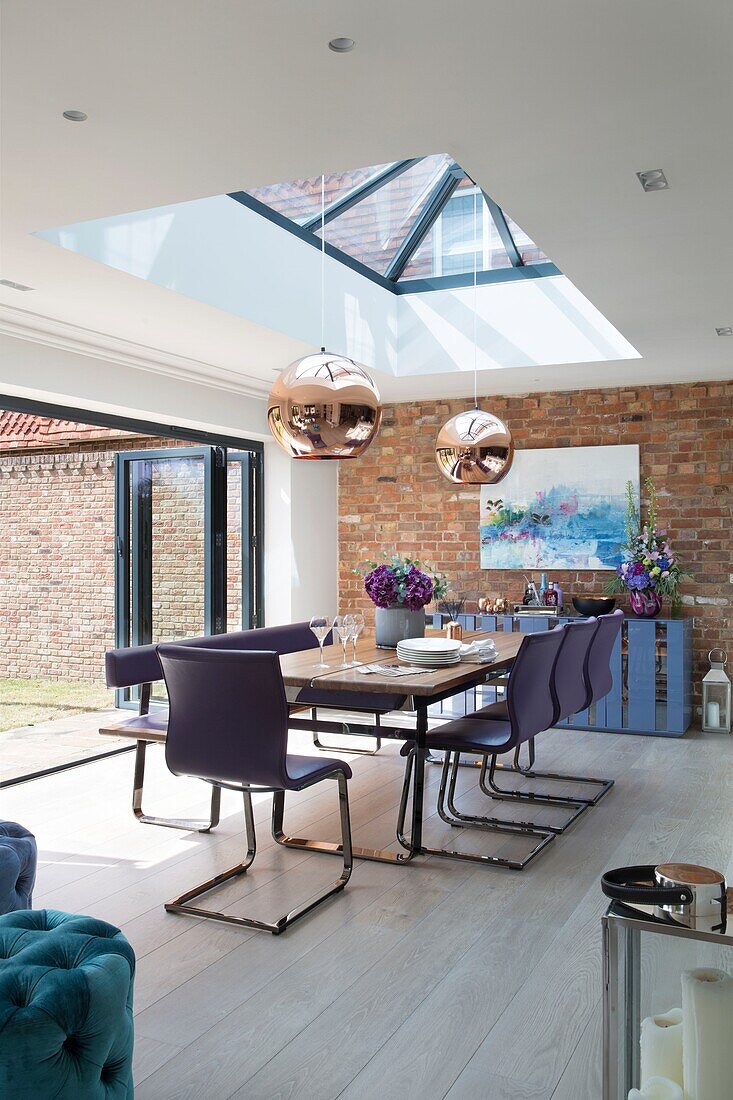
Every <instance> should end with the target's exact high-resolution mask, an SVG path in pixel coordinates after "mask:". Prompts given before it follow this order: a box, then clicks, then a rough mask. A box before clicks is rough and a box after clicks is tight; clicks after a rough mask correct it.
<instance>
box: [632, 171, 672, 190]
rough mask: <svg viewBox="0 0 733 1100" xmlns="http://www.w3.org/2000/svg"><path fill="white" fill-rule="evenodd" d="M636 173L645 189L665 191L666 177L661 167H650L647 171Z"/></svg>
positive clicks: (667, 185)
mask: <svg viewBox="0 0 733 1100" xmlns="http://www.w3.org/2000/svg"><path fill="white" fill-rule="evenodd" d="M636 174H637V176H638V177H639V183H640V184H641V186H642V187H643V188H644V190H645V191H666V190H667V188H668V187H669V184H668V183H667V177H666V176H665V174H664V172H663V170H662V169H661V168H650V169H649V170H648V171H647V172H637V173H636Z"/></svg>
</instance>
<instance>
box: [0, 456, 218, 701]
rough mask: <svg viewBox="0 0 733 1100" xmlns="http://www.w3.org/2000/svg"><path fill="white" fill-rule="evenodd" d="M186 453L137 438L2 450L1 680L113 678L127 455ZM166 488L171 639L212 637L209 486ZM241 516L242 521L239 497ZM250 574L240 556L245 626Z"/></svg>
mask: <svg viewBox="0 0 733 1100" xmlns="http://www.w3.org/2000/svg"><path fill="white" fill-rule="evenodd" d="M184 445H185V444H181V443H179V442H178V441H176V440H170V439H168V440H163V439H150V438H139V437H137V438H128V439H114V440H113V441H109V442H108V441H100V440H96V441H88V442H85V441H82V442H78V443H77V442H76V441H74V442H73V444H72V445H71V447H72V449H70V450H66V451H64V450H59V451H56V450H53V451H50V452H49V451H39V452H37V453H36V452H34V453H24V452H23V451H8V452H3V453H0V637H1V639H2V640H1V643H0V675H1V676H3V677H46V678H49V679H58V680H63V679H75V680H89V681H94V682H103V679H104V667H103V654H104V651H105V649H107V648H109V647H110V646H112V645H113V644H114V561H115V559H114V552H115V547H114V455H115V452H116V451H122V450H144V449H149V448H155V449H158V448H168V447H180V446H184ZM107 448H108V449H107ZM156 476H157V477H158V478H159V475H156ZM166 480H167V482H169V484H167V485H166V484H162V483H161V482H160V480H158V483H157V484H156V486H155V490H156V496H155V499H156V517H155V518H156V519H157V520H158V523H159V526H158V527H157V529H156V530H157V535H156V541H155V545H154V554H153V562H154V607H153V616H154V624H155V630H156V636H157V637H159V638H165V637H177V636H178V637H180V636H182V635H184V634H187V633H189V634H190V633H198V632H200V630H201V629H202V623H201V616H200V608H201V604H202V588H203V582H202V573H201V570H200V568H199V566H198V562H199V561H200V557H199V553H200V543H201V539H202V537H203V532H202V529H201V521H200V499H201V488H200V484H201V483H200V481H198V480H197V479H196V478H195V477H192V476H191V471H190V470H189V471H188V472H187V471H185V469H184V470H183V471H182V472H179V474H178V475H177V481H176V479H175V478H170V477H169V478H167V479H166ZM182 482H184V483H182ZM166 489H167V490H169V491H166ZM230 500H231V496H230ZM232 508H233V513H234V514H233V517H232V519H233V522H236V517H238V513H239V506H238V502H237V501H234V500H232ZM233 537H236V535H234V536H233ZM238 577H239V560H238V559H235V560H234V561H233V563H232V570H231V575H230V588H229V593H230V594H229V606H230V609H231V612H232V615H233V621H236V614H237V608H238V588H237V584H238Z"/></svg>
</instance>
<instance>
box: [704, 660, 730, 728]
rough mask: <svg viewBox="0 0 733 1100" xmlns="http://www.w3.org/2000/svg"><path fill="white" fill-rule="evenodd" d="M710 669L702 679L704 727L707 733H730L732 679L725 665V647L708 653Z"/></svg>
mask: <svg viewBox="0 0 733 1100" xmlns="http://www.w3.org/2000/svg"><path fill="white" fill-rule="evenodd" d="M708 660H709V661H710V671H709V672H707V673H706V674H705V676H704V677H703V681H702V728H703V730H704V731H705V732H706V733H730V679H729V678H728V676H727V675H726V672H725V666H726V663H727V661H728V654H727V653H726V652H725V650H724V649H711V650H710V652H709V653H708Z"/></svg>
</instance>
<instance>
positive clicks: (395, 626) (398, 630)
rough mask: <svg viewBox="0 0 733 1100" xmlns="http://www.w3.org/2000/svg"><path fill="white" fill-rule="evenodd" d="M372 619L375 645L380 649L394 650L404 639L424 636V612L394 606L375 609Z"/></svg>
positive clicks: (397, 605)
mask: <svg viewBox="0 0 733 1100" xmlns="http://www.w3.org/2000/svg"><path fill="white" fill-rule="evenodd" d="M375 610H376V614H375V617H374V628H375V637H376V644H377V645H378V646H379V648H380V649H396V648H397V643H398V642H402V641H404V640H405V639H406V638H423V637H424V636H425V611H424V610H423V608H420V610H419V611H410V610H408V608H406V607H400V605H399V604H395V605H394V607H377V608H376V609H375Z"/></svg>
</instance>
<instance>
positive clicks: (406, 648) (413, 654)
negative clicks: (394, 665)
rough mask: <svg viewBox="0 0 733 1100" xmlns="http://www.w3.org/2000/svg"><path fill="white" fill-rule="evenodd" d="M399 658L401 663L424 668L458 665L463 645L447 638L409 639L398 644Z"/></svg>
mask: <svg viewBox="0 0 733 1100" xmlns="http://www.w3.org/2000/svg"><path fill="white" fill-rule="evenodd" d="M397 656H398V657H399V659H400V660H401V661H406V662H407V663H408V664H411V665H421V666H422V667H423V668H442V667H443V665H457V664H458V662H459V661H460V659H461V643H460V642H453V641H448V639H447V638H409V639H408V640H407V641H405V642H398V643H397Z"/></svg>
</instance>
